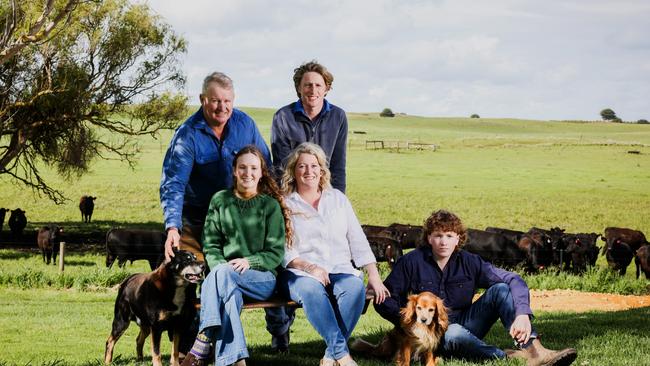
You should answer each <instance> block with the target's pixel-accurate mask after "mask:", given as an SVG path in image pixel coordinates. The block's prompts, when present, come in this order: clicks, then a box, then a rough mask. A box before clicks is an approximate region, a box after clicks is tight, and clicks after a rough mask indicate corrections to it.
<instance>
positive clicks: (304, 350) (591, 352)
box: [247, 307, 650, 366]
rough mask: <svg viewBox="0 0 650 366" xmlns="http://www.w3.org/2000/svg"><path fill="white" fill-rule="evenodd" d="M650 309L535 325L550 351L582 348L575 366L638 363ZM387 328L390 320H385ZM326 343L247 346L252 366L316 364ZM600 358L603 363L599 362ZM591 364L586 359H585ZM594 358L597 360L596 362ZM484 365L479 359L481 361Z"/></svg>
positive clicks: (648, 335) (547, 318)
mask: <svg viewBox="0 0 650 366" xmlns="http://www.w3.org/2000/svg"><path fill="white" fill-rule="evenodd" d="M648 319H650V307H644V308H638V309H632V310H625V311H617V312H590V313H579V314H576V313H540V314H539V315H538V316H537V318H536V319H535V321H534V323H535V326H536V328H537V330H538V332H539V333H540V334H541V337H542V340H543V343H544V345H545V346H546V347H548V348H551V349H561V348H566V347H573V348H576V349H577V350H578V360H577V361H576V362H575V365H582V364H594V365H596V364H603V365H605V364H607V365H635V364H639V363H638V362H639V357H642V356H640V353H641V354H643V352H644V350H645V349H647V344H648V343H649V342H650V321H648ZM382 325H386V327H387V328H388V323H386V324H382ZM612 334H622V335H624V337H619V338H625V339H621V343H617V344H614V345H611V337H612ZM354 337H361V338H363V339H366V340H368V341H370V342H373V343H377V342H379V340H380V339H381V338H382V337H383V332H380V331H372V332H367V333H357V334H355V335H354V336H353V338H354ZM486 341H487V342H488V343H490V344H494V345H496V346H497V347H500V348H512V341H511V339H510V338H509V336H508V335H507V334H506V332H505V330H504V329H503V327H502V325H501V323H497V324H495V326H493V328H492V330H491V331H490V333H489V334H488V336H487V337H486ZM324 350H325V344H324V342H322V341H312V342H304V343H301V342H300V341H299V340H293V339H292V343H291V353H290V354H288V355H278V354H275V353H273V352H272V351H271V348H270V346H257V347H251V348H250V349H249V351H250V353H251V358H250V360H249V361H250V362H247V364H248V365H274V366H287V365H317V364H318V362H319V359H320V358H321V357H322V356H323V352H324ZM353 356H354V358H355V360H356V361H357V363H359V365H360V366H361V365H366V366H370V365H384V364H387V363H386V361H380V360H377V359H369V358H363V357H361V356H359V355H353ZM596 360H600V361H602V362H603V363H599V362H600V361H598V362H596ZM517 362H518V361H516V360H510V361H505V360H495V361H486V362H485V363H483V364H484V365H514V364H518V363H517ZM585 362H587V363H585ZM594 362H596V363H594ZM468 364H473V363H468V362H467V361H462V360H458V359H446V360H445V366H447V365H449V366H456V365H468ZM479 364H480V363H479Z"/></svg>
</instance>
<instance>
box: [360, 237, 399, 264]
mask: <svg viewBox="0 0 650 366" xmlns="http://www.w3.org/2000/svg"><path fill="white" fill-rule="evenodd" d="M367 239H368V243H369V244H370V249H371V250H372V254H374V255H375V259H376V260H377V262H382V261H385V262H388V266H389V267H390V268H393V266H394V265H395V263H396V262H397V260H398V259H399V258H400V257H401V256H402V255H403V254H404V253H403V251H402V247H401V246H400V245H399V242H398V241H397V240H395V239H392V238H388V237H385V236H368V237H367Z"/></svg>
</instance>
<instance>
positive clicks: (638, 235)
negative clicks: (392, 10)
mask: <svg viewBox="0 0 650 366" xmlns="http://www.w3.org/2000/svg"><path fill="white" fill-rule="evenodd" d="M601 239H602V240H603V241H605V242H606V243H607V245H606V246H605V247H604V248H603V253H604V252H605V251H606V250H608V249H610V248H611V247H612V244H614V243H616V242H623V243H627V245H629V246H630V248H631V249H632V250H633V251H635V252H636V250H637V249H639V248H640V247H641V246H642V245H646V244H650V243H648V240H646V237H645V235H644V234H643V233H642V232H641V231H639V230H632V229H627V228H622V227H607V228H605V235H603V237H602V238H601Z"/></svg>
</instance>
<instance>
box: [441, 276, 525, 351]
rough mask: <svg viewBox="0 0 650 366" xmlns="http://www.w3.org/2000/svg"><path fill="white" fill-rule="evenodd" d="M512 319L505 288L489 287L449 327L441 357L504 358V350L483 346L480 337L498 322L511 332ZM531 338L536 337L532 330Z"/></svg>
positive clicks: (510, 302) (498, 286) (511, 301)
mask: <svg viewBox="0 0 650 366" xmlns="http://www.w3.org/2000/svg"><path fill="white" fill-rule="evenodd" d="M515 316H516V314H515V304H514V302H513V300H512V294H511V293H510V288H509V287H508V285H507V284H505V283H498V284H496V285H493V286H491V287H490V288H488V289H487V291H485V293H484V294H483V295H482V296H481V297H480V298H479V299H478V300H476V302H474V303H473V304H472V305H471V306H470V307H469V308H468V309H467V310H465V311H464V312H462V313H461V314H460V316H459V317H458V319H456V322H455V323H452V324H449V328H448V329H447V332H446V333H445V337H444V340H443V346H442V347H443V348H442V349H443V354H444V355H446V356H454V357H460V358H466V359H474V360H482V359H492V358H505V357H506V354H505V352H503V350H501V349H499V348H497V347H495V346H492V345H489V344H487V343H485V342H484V341H483V338H484V337H485V335H486V334H487V333H488V332H489V331H490V328H492V325H493V324H494V323H496V321H497V320H499V319H501V323H502V324H503V326H504V327H505V328H506V331H510V326H511V325H512V322H513V321H514V320H515ZM532 336H534V337H537V333H536V332H535V328H534V327H533V331H532Z"/></svg>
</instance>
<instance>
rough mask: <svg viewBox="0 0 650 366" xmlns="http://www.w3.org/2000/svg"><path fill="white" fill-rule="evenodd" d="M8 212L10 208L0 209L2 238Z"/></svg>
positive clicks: (0, 233) (0, 234) (0, 232)
mask: <svg viewBox="0 0 650 366" xmlns="http://www.w3.org/2000/svg"><path fill="white" fill-rule="evenodd" d="M7 211H9V209H8V208H0V237H1V236H2V227H3V226H4V223H5V216H6V214H7Z"/></svg>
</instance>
